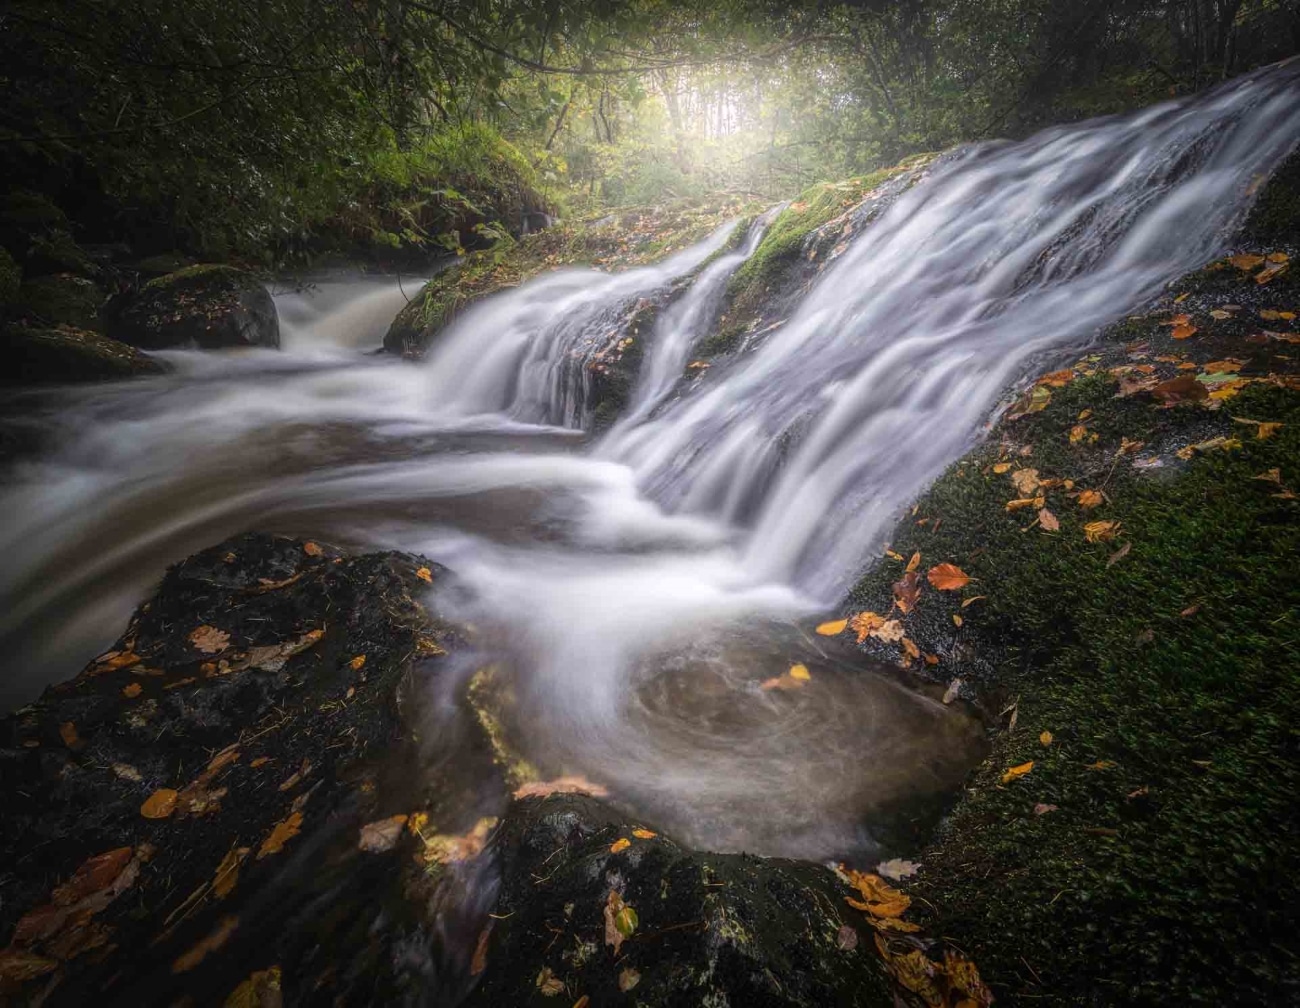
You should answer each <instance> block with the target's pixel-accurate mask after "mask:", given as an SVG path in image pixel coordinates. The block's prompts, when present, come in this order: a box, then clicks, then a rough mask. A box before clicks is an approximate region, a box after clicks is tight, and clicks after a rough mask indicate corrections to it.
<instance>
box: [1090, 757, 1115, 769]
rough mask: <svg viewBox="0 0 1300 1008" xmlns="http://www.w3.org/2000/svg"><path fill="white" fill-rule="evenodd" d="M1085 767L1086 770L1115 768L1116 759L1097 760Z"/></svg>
mask: <svg viewBox="0 0 1300 1008" xmlns="http://www.w3.org/2000/svg"><path fill="white" fill-rule="evenodd" d="M1084 769H1085V770H1113V769H1115V761H1114V760H1108V759H1103V760H1097V762H1096V763H1089V764H1088V765H1087V766H1086V767H1084Z"/></svg>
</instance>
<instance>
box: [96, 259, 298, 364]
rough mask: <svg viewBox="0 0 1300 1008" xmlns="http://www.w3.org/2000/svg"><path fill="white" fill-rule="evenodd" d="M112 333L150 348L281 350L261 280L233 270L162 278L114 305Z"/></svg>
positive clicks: (209, 268)
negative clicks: (261, 348)
mask: <svg viewBox="0 0 1300 1008" xmlns="http://www.w3.org/2000/svg"><path fill="white" fill-rule="evenodd" d="M106 315H107V327H108V328H107V331H108V334H109V335H110V336H112V337H113V338H114V339H119V340H121V341H122V342H124V343H130V344H131V345H132V346H138V347H141V348H142V349H145V350H163V349H168V348H172V347H198V348H200V349H204V350H211V349H219V348H222V347H249V346H261V347H278V346H279V345H280V324H279V320H278V319H277V317H276V313H275V304H274V302H273V301H272V300H271V295H270V294H269V293H268V292H267V290H266V288H265V287H263V286H262V284H261V282H260V281H259V280H258V279H257V277H255V276H253V275H252V274H251V273H248V272H245V271H244V270H241V269H237V268H235V267H233V266H221V265H200V266H191V267H188V268H186V269H182V270H178V271H177V272H175V273H169V274H167V275H166V276H161V277H157V278H156V279H153V280H150V281H149V282H148V283H146V284H145V285H144V286H143V287H142V288H140V290H139V291H138V292H135V293H132V294H124V295H121V296H120V297H119V298H116V299H114V301H112V302H110V305H109V308H108V310H107V312H106Z"/></svg>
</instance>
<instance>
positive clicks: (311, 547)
mask: <svg viewBox="0 0 1300 1008" xmlns="http://www.w3.org/2000/svg"><path fill="white" fill-rule="evenodd" d="M302 551H303V552H304V553H306V554H307V555H308V556H314V557H318V556H320V555H321V554H322V553H324V552H325V551H324V550H322V549H321V548H320V547H319V546H317V545H316V544H315V543H314V542H305V543H303V544H302Z"/></svg>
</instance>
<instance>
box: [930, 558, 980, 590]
mask: <svg viewBox="0 0 1300 1008" xmlns="http://www.w3.org/2000/svg"><path fill="white" fill-rule="evenodd" d="M926 580H927V581H929V582H930V584H932V585H934V587H936V588H938V589H939V590H940V591H959V590H961V589H962V588H965V587H966V586H967V585H968V584H970V582H971V578H970V575H969V574H967V573H966V572H965V571H963V570H962V569H961V568H960V567H957V566H955V565H953V564H950V563H941V564H936V565H935V566H933V567H931V568H930V573H928V574H927V575H926Z"/></svg>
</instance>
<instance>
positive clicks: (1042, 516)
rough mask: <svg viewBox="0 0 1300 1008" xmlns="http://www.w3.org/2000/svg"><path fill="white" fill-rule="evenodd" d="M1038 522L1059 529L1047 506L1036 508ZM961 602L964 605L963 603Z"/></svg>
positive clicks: (1045, 527) (1046, 527)
mask: <svg viewBox="0 0 1300 1008" xmlns="http://www.w3.org/2000/svg"><path fill="white" fill-rule="evenodd" d="M1038 524H1039V525H1041V526H1042V527H1043V528H1044V529H1046V530H1047V531H1048V532H1059V531H1061V523H1060V521H1059V520H1058V519H1057V517H1056V515H1054V514H1052V512H1050V511H1048V510H1047V508H1039V509H1038ZM962 604H963V605H964V604H965V603H962Z"/></svg>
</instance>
